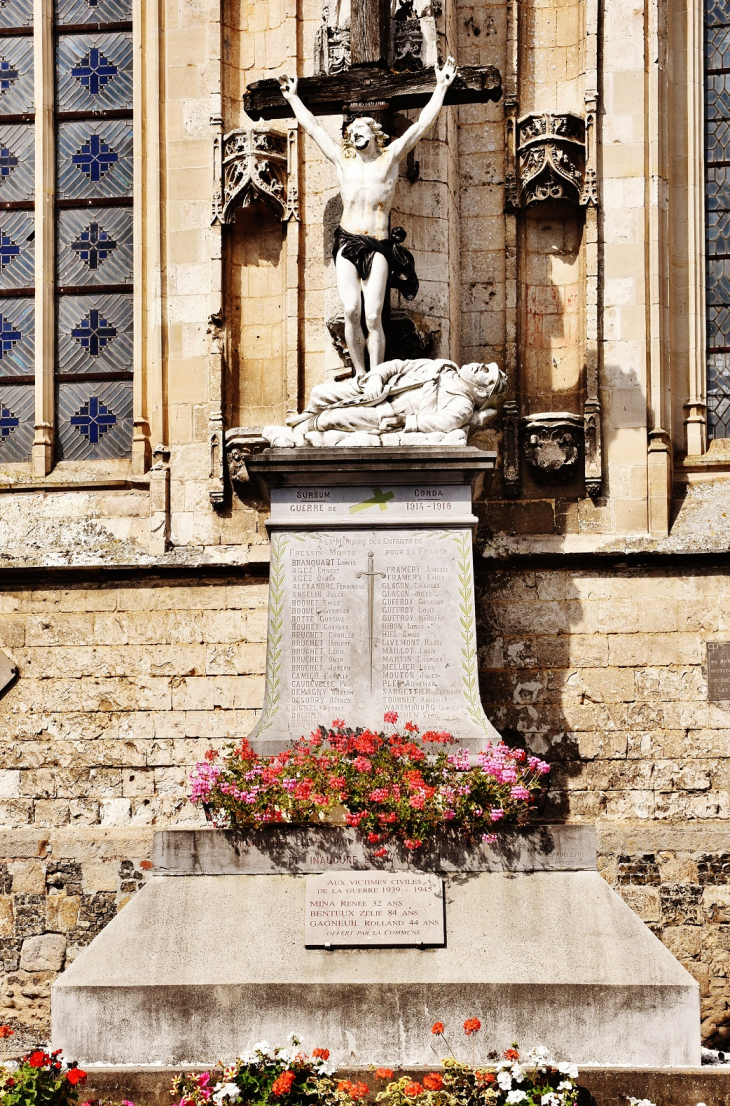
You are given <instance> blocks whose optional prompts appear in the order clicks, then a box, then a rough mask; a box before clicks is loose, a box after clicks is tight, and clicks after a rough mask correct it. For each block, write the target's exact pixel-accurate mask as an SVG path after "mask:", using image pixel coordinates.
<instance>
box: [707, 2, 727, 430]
mask: <svg viewBox="0 0 730 1106" xmlns="http://www.w3.org/2000/svg"><path fill="white" fill-rule="evenodd" d="M705 64H706V75H705V110H706V123H705V128H706V135H705V149H706V171H705V198H706V225H707V284H706V287H707V346H708V348H707V432H708V436H709V437H710V438H727V437H730V175H729V174H730V2H729V0H705Z"/></svg>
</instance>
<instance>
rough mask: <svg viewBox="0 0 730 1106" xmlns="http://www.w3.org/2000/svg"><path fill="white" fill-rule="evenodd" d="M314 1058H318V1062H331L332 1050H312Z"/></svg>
mask: <svg viewBox="0 0 730 1106" xmlns="http://www.w3.org/2000/svg"><path fill="white" fill-rule="evenodd" d="M312 1056H316V1057H317V1059H318V1060H329V1058H330V1050H329V1049H328V1048H315V1049H312Z"/></svg>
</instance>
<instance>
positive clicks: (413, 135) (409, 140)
mask: <svg viewBox="0 0 730 1106" xmlns="http://www.w3.org/2000/svg"><path fill="white" fill-rule="evenodd" d="M434 70H435V73H436V88H435V89H434V90H433V95H432V97H431V99H430V100H429V101H428V103H427V104H426V106H425V108H424V109H423V111H422V112H421V114H420V115H419V117H418V119H417V120H416V122H415V123H413V125H412V126H410V127H409V128H408V130H407V131H406V133H405V134H403V135H401V137H400V138H396V139H395V141H393V142H391V144H390V146H388V151H389V152H390V153H392V156H393V157H394V158H395V159H396V161H400V159H401V158H402V157H404V156H405V155H406V154H408V153H410V151H411V150H412V149H413V148H414V146H416V145H417V144H418V142H419V141H420V140H421V139H422V138H423V136H424V134H425V133H426V131H428V130H429V129H430V128H431V127H432V126H433V125H434V123H435V122H436V120H437V119H438V115H439V112H440V111H441V108H442V107H443V106H444V97H445V96H446V92H447V90H448V88H449V85H451V84H452V82H453V80H454V77H455V76H456V74H457V68H456V62H455V61H454V59H453V58H452V57H448V58H447V59H446V61H445V62H444V67H443V69H439V67H438V65H435V66H434Z"/></svg>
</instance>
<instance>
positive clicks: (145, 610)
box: [0, 559, 730, 1048]
mask: <svg viewBox="0 0 730 1106" xmlns="http://www.w3.org/2000/svg"><path fill="white" fill-rule="evenodd" d="M614 560H615V559H614ZM623 565H624V567H621V566H620V565H617V564H615V563H613V562H608V561H607V562H606V563H605V565H604V566H602V565H601V564H598V565H597V561H596V559H594V560H593V562H592V563H590V564H589V565H588V566H586V563H584V562H576V563H575V564H569V563H567V562H566V561H565V559H564V560H563V563H562V564H561V565H560V566H559V567H557V566H556V567H545V566H544V564H543V565H538V566H537V567H525V566H524V565H523V566H515V567H511V568H505V567H504V566H503V565H499V564H497V563H495V562H483V561H481V560H480V559H478V563H477V581H478V600H477V601H478V614H479V622H480V626H479V642H480V667H481V686H482V697H483V700H484V704H485V708H486V710H487V713H488V715H489V717H490V718H491V719H492V721H493V722H494V723H495V725H497V727H498V728H499V729H500V730H501V731H502V732H503V733H504V734H505V736H506V737H507V739H508V740H509V741H520V742H524V743H525V744H526V745H527V746H528V747H529V748H530V749H532V750H534V751H535V752H537V753H540V754H541V755H543V756H545V757H546V759H548V760H550V761H551V762H552V764H553V773H552V776H551V777H550V779H551V785H550V792H549V795H548V796H547V799H546V802H545V804H544V806H543V809H542V810H541V811H540V814H539V817H542V818H548V819H551V820H554V819H557V820H562V819H569V820H571V821H586V822H592V823H596V824H597V826H598V828H599V841H600V852H601V870H602V872H603V874H604V876H605V878H606V879H607V880H608V881H609V882H610V883H611V884H612V885H613V886H615V887H616V890H617V891H618V892H619V893H620V894H621V895H622V896H623V897H624V899H625V900H626V901H627V902H628V903H629V905H630V906H631V907H632V908H633V909H634V910H636V912H637V913H638V914H639V916H640V917H641V918H642V919H643V920H644V921H645V922H646V923H647V925H649V926H650V927H651V928H652V929H653V930H654V932H655V933H656V934H657V936H659V937H660V938H661V939H662V940H663V941H664V942H665V944H667V946H668V947H669V948H671V949H672V951H673V952H674V953H675V955H677V956H678V957H679V959H680V960H681V961H682V962H683V963H684V964H685V965H686V966H687V968H688V969H689V970H690V971H691V972H692V974H693V975H695V977H696V978H697V979H698V980H699V981H700V984H701V987H702V996H703V1016H704V1019H705V1020H704V1035H705V1039H706V1040H709V1041H714V1042H716V1043H721V1042H722V1041H724V1040H725V1039H726V1036H730V1009H729V1008H728V1000H729V999H730V987H729V986H728V983H727V978H726V975H727V965H728V962H729V960H730V936H729V934H730V757H729V756H728V753H729V751H730V749H729V747H728V741H727V729H728V725H729V724H730V711H729V710H727V709H725V708H726V707H727V704H721V703H710V702H708V701H707V690H706V683H705V676H706V673H705V669H704V663H705V642H706V641H707V640H712V639H722V638H724V637H727V634H728V623H729V622H730V573H728V572H727V570H726V569H725V568H724V567H723V566H721V565H720V564H719V563H717V564H715V565H714V566H713V565H710V566H707V567H703V566H702V565H700V564H698V563H696V562H694V563H689V562H685V563H684V564H683V565H682V566H681V567H680V566H679V565H677V566H676V567H674V568H667V567H665V566H656V567H651V566H650V565H646V566H644V567H638V566H637V567H628V564H627V562H626V561H624V562H623ZM266 593H267V587H266V583H265V581H264V580H262V579H261V578H260V577H259V578H257V577H255V576H252V575H244V574H243V572H242V571H241V572H240V573H239V574H230V575H228V576H222V575H219V577H218V578H212V577H211V570H210V569H206V570H205V572H204V573H200V572H196V571H194V570H190V571H189V572H188V573H187V574H186V575H185V576H184V577H183V576H182V575H179V574H178V575H168V576H167V577H162V576H161V575H157V576H152V575H146V576H145V575H142V574H141V572H140V575H139V577H138V578H137V579H135V578H133V577H131V576H130V578H126V579H122V578H120V579H110V578H108V577H106V578H104V579H100V580H99V581H98V582H96V583H90V582H89V580H88V579H86V580H85V581H83V582H67V581H64V580H61V579H58V578H56V579H53V580H51V579H50V578H48V577H46V578H45V579H44V581H43V582H41V581H40V579H38V580H37V581H36V582H34V583H33V584H32V585H31V584H26V586H24V587H18V586H16V587H13V586H12V581H11V580H6V581H4V586H3V588H2V589H0V647H2V648H4V649H5V651H6V652H7V653H8V654H10V655H11V656H12V658H13V659H14V660H15V662H16V663H17V664H18V665H19V668H20V676H19V678H18V679H17V681H16V682H15V683H14V684H13V685H11V686H10V687H9V688H8V689H7V690H6V691H5V693H4V694H3V696H2V698H0V732H2V734H3V736H4V737H5V741H4V742H3V743H2V745H1V746H0V749H1V750H2V764H0V942H1V943H2V950H3V955H2V961H3V976H2V980H1V982H0V1021H5V1022H9V1024H11V1025H13V1026H14V1027H15V1028H16V1030H18V1035H17V1036H16V1037H15V1038H11V1039H10V1045H11V1046H12V1047H13V1048H15V1047H16V1046H17V1044H18V1042H19V1041H20V1042H23V1041H24V1042H30V1041H32V1040H34V1039H36V1038H37V1037H38V1036H39V1035H41V1036H42V1034H43V1033H44V1032H45V1030H46V1027H47V1019H48V1001H49V990H50V984H51V982H52V979H53V978H54V975H55V973H56V972H57V971H58V970H59V969H60V968H62V967H63V965H64V963H68V962H69V960H70V959H72V958H73V956H74V955H75V954H76V953H77V951H78V950H79V948H81V947H82V946H83V945H84V944H86V943H88V941H89V940H91V939H92V938H93V936H94V935H95V933H97V932H98V931H99V929H100V928H101V927H102V926H103V925H104V924H106V922H107V921H108V920H109V919H110V918H111V917H112V916H113V915H114V913H115V912H116V911H117V910H118V909H119V908H120V907H121V906H123V905H124V902H125V901H126V900H127V898H128V897H129V895H131V894H132V893H133V892H134V891H135V890H136V889H137V888H138V887H139V886H140V885H141V883H142V882H143V880H144V879H145V878H146V876H147V874H148V872H149V867H150V861H149V857H150V848H151V835H152V829H153V827H156V826H169V825H191V824H200V823H201V821H202V818H201V814H200V812H199V811H197V810H196V809H195V808H193V807H191V805H190V804H189V803H188V802H187V798H186V775H187V772H188V770H189V767H190V765H192V764H193V763H194V762H195V761H196V760H198V759H200V758H201V757H202V755H203V753H204V751H205V749H207V748H208V747H210V746H215V747H217V748H221V747H223V746H224V745H225V744H226V742H228V741H230V740H232V739H234V738H237V737H240V736H241V735H244V734H246V733H248V732H249V731H250V729H251V728H252V725H253V721H254V719H255V717H256V712H257V709H258V708H259V706H260V703H261V699H262V694H263V680H262V676H261V673H262V671H263V665H264V650H265V644H264V643H265V604H266Z"/></svg>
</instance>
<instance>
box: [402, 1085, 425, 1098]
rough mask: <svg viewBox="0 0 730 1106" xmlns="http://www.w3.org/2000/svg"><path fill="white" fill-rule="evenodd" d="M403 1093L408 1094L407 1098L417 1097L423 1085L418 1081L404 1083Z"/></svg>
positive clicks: (421, 1091)
mask: <svg viewBox="0 0 730 1106" xmlns="http://www.w3.org/2000/svg"><path fill="white" fill-rule="evenodd" d="M403 1094H405V1095H408V1097H409V1098H418V1096H419V1094H423V1087H422V1086H421V1084H420V1083H415V1082H414V1083H406V1085H405V1087H404V1088H403Z"/></svg>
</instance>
